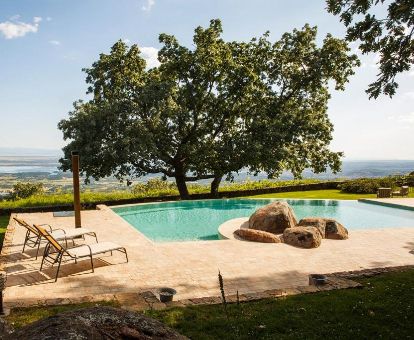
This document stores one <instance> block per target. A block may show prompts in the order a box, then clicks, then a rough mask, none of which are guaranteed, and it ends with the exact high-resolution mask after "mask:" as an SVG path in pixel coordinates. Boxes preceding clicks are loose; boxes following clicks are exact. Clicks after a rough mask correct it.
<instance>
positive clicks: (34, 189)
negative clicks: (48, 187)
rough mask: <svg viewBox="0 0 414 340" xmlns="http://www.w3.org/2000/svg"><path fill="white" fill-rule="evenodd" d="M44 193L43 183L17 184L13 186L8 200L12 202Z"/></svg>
mask: <svg viewBox="0 0 414 340" xmlns="http://www.w3.org/2000/svg"><path fill="white" fill-rule="evenodd" d="M44 192H45V189H44V187H43V183H29V182H27V183H24V182H17V183H16V184H15V185H13V190H12V192H11V193H10V196H9V198H10V199H11V200H13V201H14V200H18V199H22V198H28V197H31V196H35V195H41V194H43V193H44Z"/></svg>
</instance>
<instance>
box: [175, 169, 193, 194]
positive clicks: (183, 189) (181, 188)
mask: <svg viewBox="0 0 414 340" xmlns="http://www.w3.org/2000/svg"><path fill="white" fill-rule="evenodd" d="M175 183H176V184H177V188H178V192H179V193H180V197H181V199H183V200H188V199H189V198H190V194H189V192H188V188H187V183H186V182H185V175H176V176H175Z"/></svg>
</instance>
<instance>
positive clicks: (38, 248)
mask: <svg viewBox="0 0 414 340" xmlns="http://www.w3.org/2000/svg"><path fill="white" fill-rule="evenodd" d="M41 241H42V238H41V237H39V238H38V239H37V242H38V245H37V251H36V260H37V257H38V256H39V250H40V243H41Z"/></svg>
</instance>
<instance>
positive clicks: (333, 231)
mask: <svg viewBox="0 0 414 340" xmlns="http://www.w3.org/2000/svg"><path fill="white" fill-rule="evenodd" d="M298 226H301V227H313V228H316V229H317V230H318V231H319V232H320V233H321V236H322V238H329V239H332V240H346V239H347V238H348V230H347V229H346V228H345V227H344V226H343V225H342V224H341V223H339V222H338V221H336V220H334V219H332V218H323V217H306V218H302V219H301V220H300V221H299V223H298Z"/></svg>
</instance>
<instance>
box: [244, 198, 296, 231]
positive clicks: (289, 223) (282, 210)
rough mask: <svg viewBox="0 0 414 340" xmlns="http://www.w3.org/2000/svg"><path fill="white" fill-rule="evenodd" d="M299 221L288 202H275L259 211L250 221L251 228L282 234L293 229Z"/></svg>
mask: <svg viewBox="0 0 414 340" xmlns="http://www.w3.org/2000/svg"><path fill="white" fill-rule="evenodd" d="M296 223H297V220H296V217H295V214H294V212H293V209H292V208H291V207H290V206H289V204H287V203H286V202H279V201H276V202H273V203H270V204H268V205H265V206H264V207H261V208H259V209H257V210H256V211H255V212H254V213H253V215H252V216H250V219H249V228H250V229H255V230H263V231H267V232H269V233H273V234H281V233H283V231H284V230H285V229H286V228H292V227H294V226H295V225H296Z"/></svg>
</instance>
